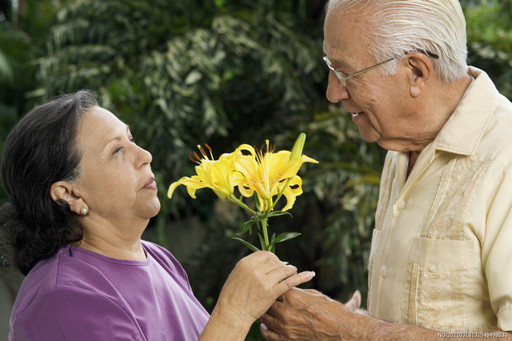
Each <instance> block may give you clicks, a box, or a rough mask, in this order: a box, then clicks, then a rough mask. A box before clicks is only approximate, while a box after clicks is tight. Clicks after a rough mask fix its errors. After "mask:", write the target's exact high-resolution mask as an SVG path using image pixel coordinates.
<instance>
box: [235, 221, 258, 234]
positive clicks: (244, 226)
mask: <svg viewBox="0 0 512 341" xmlns="http://www.w3.org/2000/svg"><path fill="white" fill-rule="evenodd" d="M256 222H257V220H256V219H254V218H252V219H250V220H248V221H246V222H245V223H243V224H241V225H240V231H238V232H237V235H238V236H241V235H242V234H245V233H247V231H249V234H252V225H254V224H255V223H256Z"/></svg>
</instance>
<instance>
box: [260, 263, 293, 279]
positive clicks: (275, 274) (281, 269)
mask: <svg viewBox="0 0 512 341" xmlns="http://www.w3.org/2000/svg"><path fill="white" fill-rule="evenodd" d="M296 274H297V268H296V267H295V266H293V265H283V264H280V265H279V266H276V267H270V268H268V269H267V272H266V275H267V276H269V279H270V280H272V281H274V282H281V281H282V280H284V279H286V278H288V277H291V276H293V275H296Z"/></svg>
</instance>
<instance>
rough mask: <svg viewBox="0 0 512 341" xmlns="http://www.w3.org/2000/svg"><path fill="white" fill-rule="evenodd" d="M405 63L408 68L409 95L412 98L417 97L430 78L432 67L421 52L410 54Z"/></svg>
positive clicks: (428, 58) (430, 61)
mask: <svg viewBox="0 0 512 341" xmlns="http://www.w3.org/2000/svg"><path fill="white" fill-rule="evenodd" d="M406 61H407V67H408V68H409V93H410V95H411V96H412V97H418V96H419V95H420V94H421V93H422V92H423V90H424V89H425V87H426V85H427V84H426V83H427V80H428V79H429V78H430V77H431V76H432V73H433V71H434V66H433V64H432V60H431V59H430V57H429V56H427V55H426V54H424V53H421V52H411V53H410V54H408V55H407V59H406Z"/></svg>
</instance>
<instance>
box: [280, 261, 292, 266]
mask: <svg viewBox="0 0 512 341" xmlns="http://www.w3.org/2000/svg"><path fill="white" fill-rule="evenodd" d="M281 263H283V264H284V265H288V264H290V263H288V262H284V261H281Z"/></svg>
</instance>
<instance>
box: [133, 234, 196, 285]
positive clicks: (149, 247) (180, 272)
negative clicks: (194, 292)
mask: <svg viewBox="0 0 512 341" xmlns="http://www.w3.org/2000/svg"><path fill="white" fill-rule="evenodd" d="M142 245H143V247H144V250H145V251H146V253H148V254H149V256H150V257H151V258H153V259H154V260H155V261H156V262H157V263H158V264H159V265H160V266H161V267H163V268H164V269H165V270H166V272H167V273H169V274H170V275H171V276H173V277H174V278H175V279H177V280H179V281H180V282H182V283H183V284H184V285H185V287H187V288H189V287H190V285H189V282H188V276H187V273H186V271H185V269H184V268H183V266H182V265H181V263H180V262H179V261H178V260H177V259H176V257H174V256H173V254H172V253H171V252H169V251H168V250H167V249H166V248H164V247H163V246H160V245H158V244H155V243H152V242H150V241H146V240H143V241H142Z"/></svg>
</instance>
